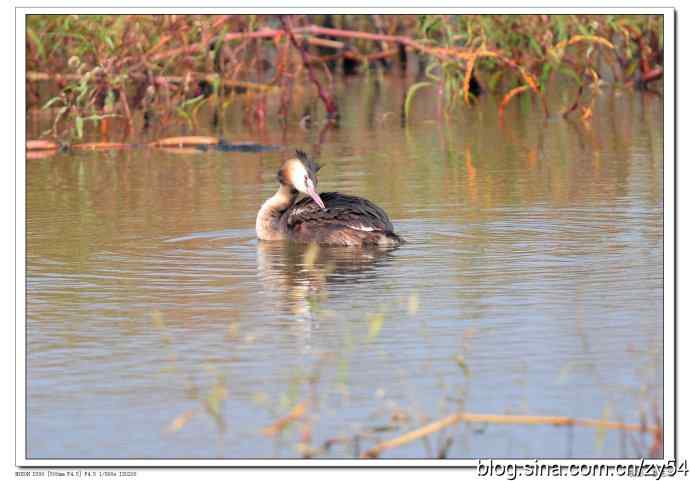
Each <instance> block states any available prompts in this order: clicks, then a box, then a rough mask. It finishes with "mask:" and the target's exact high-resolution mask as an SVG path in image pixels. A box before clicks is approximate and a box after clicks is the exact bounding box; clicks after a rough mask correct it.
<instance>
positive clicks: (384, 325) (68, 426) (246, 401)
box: [26, 79, 663, 459]
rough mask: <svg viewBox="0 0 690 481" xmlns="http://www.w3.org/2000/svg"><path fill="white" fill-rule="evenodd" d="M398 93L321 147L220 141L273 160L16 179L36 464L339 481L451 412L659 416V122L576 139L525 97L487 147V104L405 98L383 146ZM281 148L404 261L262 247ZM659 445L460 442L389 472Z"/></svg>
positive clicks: (345, 96) (111, 158)
mask: <svg viewBox="0 0 690 481" xmlns="http://www.w3.org/2000/svg"><path fill="white" fill-rule="evenodd" d="M403 92H404V88H403V86H402V85H399V82H391V83H390V85H389V84H386V86H385V87H377V86H376V83H375V82H374V81H373V80H369V81H367V80H362V79H360V80H353V81H350V80H348V81H347V82H346V83H344V84H342V85H340V93H339V98H340V100H341V110H342V112H341V115H342V121H341V123H340V126H339V127H338V128H333V129H330V130H327V131H321V130H320V128H319V125H318V122H317V124H316V125H314V126H313V127H312V128H311V129H304V128H301V127H300V126H299V125H298V122H297V120H298V119H293V121H291V122H290V125H289V126H288V128H287V129H281V128H280V126H278V125H277V124H276V125H273V124H271V123H269V124H268V125H267V126H266V127H265V128H264V129H259V128H255V127H251V126H247V125H245V124H243V123H242V122H241V120H240V119H239V118H238V116H239V109H237V110H234V111H233V112H234V114H233V115H229V116H228V121H227V122H226V123H225V125H224V131H223V135H224V136H225V137H226V138H228V139H229V140H252V141H256V142H262V143H266V144H274V145H280V146H282V147H284V149H281V150H279V151H275V152H268V153H227V152H225V153H224V152H214V151H209V152H201V151H185V152H181V151H162V150H155V149H146V148H138V149H133V150H128V151H115V152H79V153H71V154H70V153H60V154H57V155H54V156H52V157H48V158H43V159H31V160H27V164H26V172H27V180H26V185H27V191H26V208H27V223H26V229H27V237H26V242H27V280H26V289H27V319H26V333H27V405H26V408H27V447H28V451H27V453H28V457H29V458H35V459H40V458H265V457H281V458H288V457H302V456H304V455H312V456H317V457H327V458H328V457H332V458H341V457H346V458H347V457H353V456H359V455H361V454H362V453H363V452H364V451H366V450H367V449H369V448H371V447H373V446H374V445H375V444H376V443H377V442H380V441H385V440H388V439H393V438H395V437H397V436H399V435H401V434H403V433H405V432H408V431H410V430H413V429H416V428H418V427H420V426H422V425H424V424H427V423H429V422H432V421H435V420H437V419H440V418H442V417H444V416H447V415H449V414H452V413H455V412H468V413H477V414H519V415H539V416H541V415H544V416H566V417H572V418H592V419H606V420H609V421H621V422H626V423H630V424H639V423H641V422H642V423H645V422H646V423H653V422H655V420H654V417H655V416H657V415H658V416H662V415H663V413H662V411H661V405H662V392H663V389H662V387H663V386H662V364H663V363H662V348H663V344H662V328H663V315H662V294H663V290H662V288H663V286H662V281H663V275H662V254H663V252H662V234H663V230H662V209H663V204H662V201H663V192H662V179H663V175H662V168H663V157H662V140H663V137H662V98H661V97H657V96H653V95H647V94H645V95H642V94H639V93H635V92H631V91H622V92H617V93H616V92H611V91H603V92H602V94H601V96H600V97H598V98H597V102H596V104H595V109H594V116H593V119H592V120H591V122H589V123H586V122H581V121H579V120H577V119H574V120H573V121H566V120H563V119H562V118H560V117H559V116H557V115H556V116H554V118H551V119H548V120H544V118H543V115H542V114H541V112H540V109H539V106H538V105H536V104H533V103H532V102H531V101H530V100H529V99H527V98H525V99H523V100H516V101H514V103H513V105H511V106H510V107H509V108H508V110H507V112H506V118H505V122H503V123H502V124H501V122H499V119H498V116H497V100H496V99H493V98H490V97H489V96H484V97H482V99H481V100H480V102H479V103H478V104H477V105H475V106H473V107H471V108H460V109H459V110H458V111H457V112H455V113H454V114H452V115H450V116H448V117H447V118H446V117H444V116H443V115H439V114H438V113H437V110H436V100H435V98H434V97H433V95H434V93H433V92H431V91H421V92H420V93H419V95H418V96H417V97H416V98H415V102H414V107H413V110H414V112H413V115H412V117H411V119H410V121H409V122H408V123H407V125H401V122H400V118H399V117H400V116H399V113H400V111H401V109H400V102H401V99H402V97H403ZM564 98H567V97H566V96H564ZM499 100H500V99H499ZM561 100H562V99H561V98H560V97H559V98H557V99H555V100H554V101H553V105H552V109H553V110H554V111H557V109H556V107H557V106H558V105H561ZM562 103H563V105H565V104H566V103H567V102H566V101H565V100H563V101H562ZM271 108H273V107H271ZM36 124H40V122H36ZM29 132H33V134H32V135H30V137H33V138H35V137H37V136H38V134H39V132H40V129H39V128H38V127H37V126H36V125H35V124H34V123H32V122H30V123H29ZM181 132H182V131H181V130H178V131H175V132H168V134H169V135H172V134H180V133H181ZM199 133H202V134H216V135H217V134H218V131H215V130H213V129H211V128H202V129H200V131H199ZM135 141H136V139H135ZM295 148H302V149H304V150H307V151H308V152H311V153H312V154H313V155H314V156H315V157H316V158H317V160H319V161H320V162H321V163H323V164H325V167H324V168H323V169H322V171H321V172H320V183H319V188H320V190H321V191H332V190H337V191H339V192H343V193H349V194H355V195H360V196H363V197H366V198H368V199H370V200H372V201H374V202H375V203H377V204H378V205H380V206H381V207H382V208H384V209H385V210H386V211H387V212H388V214H389V216H390V218H391V219H392V221H393V223H394V225H395V227H396V231H397V232H398V233H399V234H400V235H402V236H403V237H404V238H405V239H406V240H407V241H408V242H407V243H406V244H405V245H403V246H402V247H401V248H399V249H396V250H392V251H356V250H348V249H326V248H322V249H314V248H308V247H304V246H294V245H292V246H291V245H287V244H282V243H277V244H276V243H268V244H266V243H259V242H257V240H256V239H255V233H254V221H255V216H256V212H257V210H258V208H259V206H260V205H261V203H262V202H263V201H264V200H265V199H266V198H267V197H269V196H270V195H271V194H272V193H273V192H274V191H275V189H276V183H275V173H276V170H277V168H278V166H279V165H280V163H281V161H282V160H283V159H285V158H287V157H288V156H290V155H291V152H292V151H293V150H294V149H295ZM296 406H297V408H296ZM300 407H303V408H304V412H303V413H302V414H301V416H294V417H295V418H296V419H294V420H293V421H292V422H290V423H285V425H284V426H281V425H280V422H279V423H278V424H274V423H276V421H279V420H281V418H282V419H283V420H285V417H286V416H289V414H290V413H291V412H292V413H293V414H296V413H297V414H299V410H300ZM271 426H272V427H273V428H274V432H273V433H270V432H266V431H264V430H265V429H266V428H270V427H271ZM280 428H283V429H280ZM278 431H280V432H278ZM270 434H274V435H273V436H270ZM653 441H654V440H653V437H652V436H651V435H640V434H639V433H625V432H622V431H617V430H602V429H596V428H590V427H556V426H551V425H540V424H536V425H512V424H494V423H473V424H469V423H460V424H456V425H453V426H451V427H449V428H448V429H446V430H444V431H442V432H438V433H435V434H433V435H432V436H430V437H429V438H427V439H426V440H418V441H415V442H413V443H410V444H406V445H404V446H401V447H398V448H395V449H391V450H388V451H384V452H382V453H381V457H383V458H388V457H390V458H427V457H437V456H439V455H445V456H447V457H450V458H477V457H481V458H486V457H494V458H495V457H527V458H545V457H639V456H648V455H649V454H650V451H651V449H652V444H653Z"/></svg>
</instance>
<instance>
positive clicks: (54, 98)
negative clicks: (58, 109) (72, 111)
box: [41, 97, 62, 110]
mask: <svg viewBox="0 0 690 481" xmlns="http://www.w3.org/2000/svg"><path fill="white" fill-rule="evenodd" d="M59 100H62V99H61V98H60V97H53V98H52V99H50V100H48V101H47V102H46V104H45V105H44V106H43V107H41V109H42V110H45V109H47V108H48V107H50V106H51V105H53V104H54V103H55V102H58V101H59Z"/></svg>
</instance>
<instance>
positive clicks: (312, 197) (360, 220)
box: [256, 150, 403, 247]
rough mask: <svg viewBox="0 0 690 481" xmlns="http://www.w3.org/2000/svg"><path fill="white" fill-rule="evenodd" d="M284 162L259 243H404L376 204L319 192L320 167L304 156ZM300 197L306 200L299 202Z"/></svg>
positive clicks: (265, 208) (259, 220) (259, 228)
mask: <svg viewBox="0 0 690 481" xmlns="http://www.w3.org/2000/svg"><path fill="white" fill-rule="evenodd" d="M296 155H297V157H296V158H291V159H288V160H286V161H285V162H283V164H282V165H281V167H280V169H279V170H278V182H279V184H280V186H279V187H278V191H277V192H276V193H275V194H274V195H273V196H272V197H270V198H269V199H268V200H266V202H264V203H263V205H262V206H261V209H259V213H258V215H257V216H256V236H257V237H258V238H259V239H260V240H266V241H272V240H289V241H293V242H299V243H312V242H313V243H316V244H320V245H332V246H356V247H364V246H381V247H395V246H398V245H400V244H401V243H402V242H403V239H402V238H401V237H400V236H398V235H397V234H396V233H395V232H394V228H393V224H392V223H391V221H390V219H389V218H388V215H386V213H385V212H384V210H383V209H381V208H380V207H378V206H377V205H375V204H374V203H373V202H371V201H369V200H367V199H363V198H361V197H356V196H352V195H345V194H340V193H338V192H324V193H322V194H319V193H318V192H317V191H316V186H317V184H318V179H317V177H316V173H317V172H318V171H319V169H320V168H321V166H320V165H318V164H317V163H316V162H314V161H313V160H312V159H311V158H310V157H309V156H308V155H307V154H306V153H304V152H303V151H301V150H297V151H296ZM300 194H304V195H305V197H304V198H302V199H301V200H299V201H298V200H297V198H298V197H299V195H300Z"/></svg>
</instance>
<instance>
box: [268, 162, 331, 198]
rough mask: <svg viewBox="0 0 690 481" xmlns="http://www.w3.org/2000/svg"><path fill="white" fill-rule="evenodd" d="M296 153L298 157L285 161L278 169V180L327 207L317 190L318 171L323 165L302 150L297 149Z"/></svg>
mask: <svg viewBox="0 0 690 481" xmlns="http://www.w3.org/2000/svg"><path fill="white" fill-rule="evenodd" d="M296 154H297V157H295V158H292V159H288V160H286V161H285V162H283V165H282V166H281V167H280V170H278V182H280V183H281V184H282V185H285V186H288V187H291V188H293V189H296V190H297V191H299V192H301V193H303V194H305V195H308V196H309V197H311V198H312V199H313V200H314V202H316V204H317V205H318V206H319V207H321V208H322V209H325V208H326V206H325V205H324V203H323V201H322V200H321V197H319V194H318V192H317V191H316V185H317V184H318V183H319V181H318V179H317V177H316V173H317V172H318V171H319V169H320V168H321V166H320V165H319V164H317V163H316V162H314V161H313V160H312V159H311V158H309V156H308V155H307V154H306V153H304V152H302V151H301V150H298V151H296Z"/></svg>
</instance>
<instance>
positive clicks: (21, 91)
mask: <svg viewBox="0 0 690 481" xmlns="http://www.w3.org/2000/svg"><path fill="white" fill-rule="evenodd" d="M123 3H125V2H123ZM127 3H128V4H129V5H127V6H126V7H122V8H113V7H106V8H105V9H104V8H94V7H92V6H86V5H85V6H84V7H85V8H81V7H77V8H79V13H81V14H87V13H100V14H103V13H110V12H112V13H120V14H122V13H125V11H130V10H134V9H135V10H136V13H140V14H147V13H149V14H154V13H169V12H170V11H171V10H173V8H174V10H175V13H180V14H183V13H206V14H210V13H213V14H223V13H232V14H244V13H257V10H258V9H257V8H252V9H247V8H238V9H229V8H218V7H213V11H212V12H211V11H210V10H209V9H208V8H210V7H207V8H204V9H198V8H187V7H179V8H178V7H165V8H159V7H152V8H137V7H136V3H135V2H127ZM75 9H76V8H75V7H71V8H64V7H60V8H38V7H36V8H35V7H17V9H16V10H15V16H14V19H15V28H16V33H15V37H14V39H15V54H16V70H15V77H14V81H15V82H16V83H15V85H16V87H17V90H16V93H17V96H16V111H15V126H16V146H15V147H16V148H15V166H16V179H17V190H16V206H15V209H16V237H15V241H16V272H15V281H16V284H15V285H16V286H17V289H16V295H15V302H16V304H15V306H16V311H15V313H16V323H15V326H16V332H15V336H16V337H15V348H16V352H15V360H16V398H15V402H16V405H15V406H16V414H15V415H16V428H17V429H16V445H15V447H16V452H15V462H16V465H17V466H21V467H61V466H62V467H74V466H83V467H117V466H130V467H131V466H135V467H154V466H166V467H168V466H170V467H172V466H186V467H207V466H219V467H220V466H265V467H269V466H400V467H402V466H471V467H475V466H476V464H477V463H476V461H474V460H357V459H355V460H322V459H318V460H283V459H256V460H183V459H178V460H150V459H126V460H112V459H95V460H94V459H89V460H82V459H75V460H32V459H26V452H25V440H26V433H25V426H26V425H25V416H26V413H25V406H26V404H25V402H26V400H25V379H24V372H25V371H24V369H25V360H26V357H25V355H26V353H25V341H26V339H25V328H26V323H25V315H26V313H25V288H24V287H25V255H26V244H25V190H24V185H25V175H26V172H25V157H24V149H23V146H24V145H25V122H26V120H25V114H24V112H25V109H24V106H25V100H26V99H25V87H24V86H25V79H24V73H25V52H24V39H25V15H27V14H29V13H31V14H35V13H55V14H57V13H74V12H75ZM590 9H591V10H596V13H598V14H607V13H629V14H634V13H639V14H663V16H664V50H665V52H664V56H665V59H666V62H665V65H664V77H663V81H664V162H663V165H664V243H663V245H664V249H663V252H664V406H663V413H664V426H665V431H664V451H665V452H664V460H665V461H667V460H670V459H672V458H673V457H674V454H675V451H676V446H675V428H674V425H675V417H674V413H675V399H674V379H675V366H674V355H675V347H674V322H675V319H674V307H675V282H674V263H675V255H674V251H675V238H674V232H675V229H674V219H675V204H674V196H675V190H674V181H675V172H674V150H675V132H674V126H675V122H674V112H675V95H674V94H675V70H674V68H675V65H674V62H675V58H676V57H675V23H674V21H675V20H674V11H673V9H672V8H597V7H592V6H583V7H582V8H575V7H568V8H553V7H551V8H546V7H540V8H516V7H512V8H503V7H492V8H445V7H444V8H426V7H424V8H423V9H422V8H414V9H407V8H386V9H385V10H383V11H382V10H381V9H372V8H329V9H327V10H328V11H330V12H333V13H336V14H337V13H363V14H364V13H372V12H377V11H378V12H380V13H386V14H418V13H420V11H421V10H423V11H425V12H445V13H465V14H468V13H476V14H482V13H486V14H488V13H494V14H496V13H560V14H567V13H572V14H583V13H586V12H587V11H588V10H590ZM104 10H105V11H104ZM324 10H326V9H321V8H316V7H307V8H300V9H296V8H270V9H263V10H261V11H260V13H291V12H296V11H299V13H304V12H305V11H313V12H323V11H324ZM14 141H15V139H13V142H12V143H13V144H14ZM494 461H495V462H501V461H503V462H505V463H507V462H516V461H518V462H519V460H494ZM525 461H527V462H528V461H530V460H525ZM543 463H544V464H547V463H548V464H551V463H559V464H573V463H577V464H584V465H596V464H602V463H616V464H623V465H628V464H630V465H636V464H638V463H639V461H637V460H632V461H626V460H619V459H610V460H603V459H591V460H590V459H587V460H577V459H548V460H543Z"/></svg>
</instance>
